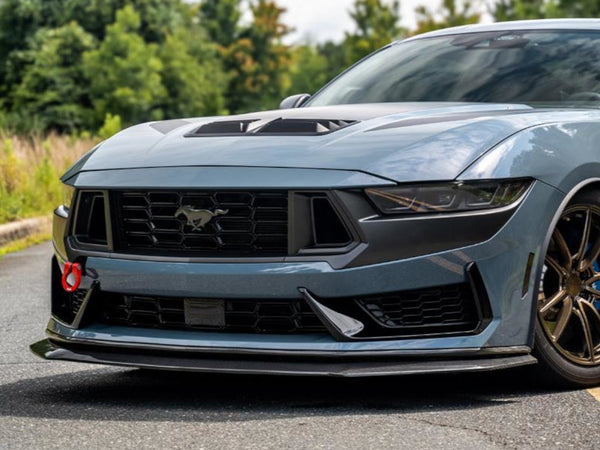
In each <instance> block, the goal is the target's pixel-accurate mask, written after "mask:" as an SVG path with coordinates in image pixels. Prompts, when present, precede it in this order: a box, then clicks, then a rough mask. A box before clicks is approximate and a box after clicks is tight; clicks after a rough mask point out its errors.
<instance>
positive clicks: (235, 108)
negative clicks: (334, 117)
mask: <svg viewBox="0 0 600 450" xmlns="http://www.w3.org/2000/svg"><path fill="white" fill-rule="evenodd" d="M250 11H251V13H252V17H253V19H252V23H251V24H250V25H248V26H246V27H244V28H242V29H240V30H239V32H238V34H237V36H236V39H235V40H234V41H233V43H232V44H230V45H228V46H227V47H223V46H221V47H220V52H221V57H222V58H223V65H224V68H225V70H226V72H227V74H228V87H227V95H226V98H227V109H228V110H229V111H230V112H233V113H237V112H243V111H249V110H254V109H260V108H265V107H267V108H269V107H271V108H272V107H275V106H276V105H277V104H278V103H279V101H280V100H281V98H282V96H283V95H284V93H285V92H286V91H287V89H288V88H289V85H290V81H289V74H288V70H289V65H290V50H289V48H288V47H287V46H286V45H284V44H283V43H282V42H281V39H282V37H284V36H285V35H286V34H288V33H289V32H290V29H289V28H288V27H287V26H286V25H285V24H283V22H282V21H281V15H282V14H283V13H284V12H285V9H284V8H280V7H279V6H277V4H276V3H275V2H274V1H270V0H257V1H255V2H253V3H251V4H250Z"/></svg>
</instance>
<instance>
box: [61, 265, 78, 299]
mask: <svg viewBox="0 0 600 450" xmlns="http://www.w3.org/2000/svg"><path fill="white" fill-rule="evenodd" d="M71 274H73V277H74V280H73V281H72V283H70V281H71V280H67V279H68V278H69V275H71ZM80 284H81V264H79V263H70V262H66V263H65V267H64V270H63V274H62V287H63V289H64V290H65V291H67V292H75V291H76V290H77V288H78V287H79V285H80Z"/></svg>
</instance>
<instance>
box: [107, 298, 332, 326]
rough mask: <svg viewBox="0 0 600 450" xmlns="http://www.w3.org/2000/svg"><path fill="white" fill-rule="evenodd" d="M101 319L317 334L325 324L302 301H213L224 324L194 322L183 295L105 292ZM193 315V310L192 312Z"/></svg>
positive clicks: (132, 324) (114, 322)
mask: <svg viewBox="0 0 600 450" xmlns="http://www.w3.org/2000/svg"><path fill="white" fill-rule="evenodd" d="M98 300H99V303H100V310H101V313H100V320H101V321H102V322H104V323H107V324H112V325H125V326H134V327H149V328H167V329H169V328H170V329H195V330H219V331H225V332H246V333H279V334H286V333H314V332H322V331H325V327H324V326H323V325H322V324H321V322H320V321H319V319H318V318H317V317H316V316H315V315H314V313H313V312H312V311H311V309H310V308H309V306H308V305H307V304H306V303H305V302H304V301H302V300H246V299H244V300H211V301H212V302H221V303H220V304H221V308H222V309H223V313H224V314H223V315H224V317H223V319H224V320H223V323H222V324H221V325H215V326H208V325H197V324H196V325H193V324H190V320H189V317H187V318H186V301H187V302H189V301H190V300H185V299H182V298H161V297H143V296H131V295H121V294H104V295H102V298H100V299H98ZM188 314H189V313H188Z"/></svg>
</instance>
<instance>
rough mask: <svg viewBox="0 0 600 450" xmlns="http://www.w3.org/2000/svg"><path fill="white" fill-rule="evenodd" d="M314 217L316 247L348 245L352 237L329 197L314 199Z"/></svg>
mask: <svg viewBox="0 0 600 450" xmlns="http://www.w3.org/2000/svg"><path fill="white" fill-rule="evenodd" d="M311 200H312V205H311V207H312V216H313V226H314V244H315V247H338V246H344V245H348V244H349V243H350V242H351V241H352V237H351V236H350V233H348V230H347V229H346V227H345V226H344V224H343V222H342V221H341V219H340V217H339V216H338V215H337V213H336V212H335V210H334V209H333V206H332V205H331V202H330V201H329V199H328V198H327V197H313V198H312V199H311Z"/></svg>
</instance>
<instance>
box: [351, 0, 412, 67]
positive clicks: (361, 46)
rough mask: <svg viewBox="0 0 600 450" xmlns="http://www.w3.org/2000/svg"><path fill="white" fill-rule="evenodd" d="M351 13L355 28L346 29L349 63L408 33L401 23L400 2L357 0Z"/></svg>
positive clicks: (394, 0) (395, 0)
mask: <svg viewBox="0 0 600 450" xmlns="http://www.w3.org/2000/svg"><path fill="white" fill-rule="evenodd" d="M350 16H351V17H352V20H354V23H355V25H356V31H355V32H353V33H346V39H345V41H344V47H345V49H346V63H348V64H350V63H353V62H356V61H358V60H359V59H361V58H363V57H365V56H366V55H368V54H369V53H371V52H374V51H375V50H377V49H379V48H381V47H383V46H385V45H387V44H389V43H390V42H392V41H394V40H396V39H398V38H400V37H401V36H403V35H404V34H406V30H404V29H403V28H402V27H400V2H399V1H398V0H393V1H392V2H390V3H386V2H384V1H383V0H356V1H355V2H354V6H353V9H352V10H351V11H350Z"/></svg>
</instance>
